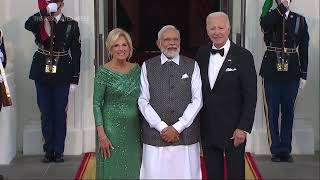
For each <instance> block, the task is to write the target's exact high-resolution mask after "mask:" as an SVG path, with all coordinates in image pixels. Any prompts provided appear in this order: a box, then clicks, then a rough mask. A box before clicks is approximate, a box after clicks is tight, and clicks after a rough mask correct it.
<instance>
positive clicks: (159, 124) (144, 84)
mask: <svg viewBox="0 0 320 180" xmlns="http://www.w3.org/2000/svg"><path fill="white" fill-rule="evenodd" d="M149 101H150V92H149V82H148V78H147V69H146V64H145V63H143V64H142V67H141V75H140V96H139V98H138V105H139V109H140V111H141V113H142V115H143V116H144V118H145V120H146V121H147V122H148V123H149V125H150V127H151V128H155V129H156V130H158V131H159V132H161V131H162V130H163V129H164V128H166V127H168V125H167V124H166V123H165V122H164V121H162V120H161V118H160V116H159V115H158V114H157V112H156V111H155V110H154V109H153V107H152V106H151V105H150V102H149Z"/></svg>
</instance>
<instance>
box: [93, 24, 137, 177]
mask: <svg viewBox="0 0 320 180" xmlns="http://www.w3.org/2000/svg"><path fill="white" fill-rule="evenodd" d="M106 47H107V50H108V52H109V62H108V63H106V64H105V65H104V66H102V67H100V68H99V69H98V70H97V72H96V77H95V81H94V95H93V111H94V117H95V122H96V128H97V134H96V135H97V140H96V158H97V159H96V178H97V179H138V178H139V170H140V124H139V118H138V108H137V99H138V96H139V92H140V88H139V85H140V67H139V65H137V64H134V63H130V62H129V61H128V60H129V59H130V57H131V55H132V50H133V48H132V40H131V38H130V36H129V34H128V33H127V32H125V31H124V30H122V29H119V28H116V29H114V30H112V31H111V32H109V35H108V37H107V40H106Z"/></svg>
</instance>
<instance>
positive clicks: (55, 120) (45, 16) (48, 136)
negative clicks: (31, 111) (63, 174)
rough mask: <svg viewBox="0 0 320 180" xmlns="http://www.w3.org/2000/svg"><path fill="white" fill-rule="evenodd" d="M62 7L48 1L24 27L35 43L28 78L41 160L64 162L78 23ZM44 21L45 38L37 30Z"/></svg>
mask: <svg viewBox="0 0 320 180" xmlns="http://www.w3.org/2000/svg"><path fill="white" fill-rule="evenodd" d="M63 6H64V3H63V0H54V1H51V2H49V3H48V4H47V6H45V7H44V8H42V9H40V12H37V13H36V14H34V15H32V16H31V17H29V19H28V20H27V21H26V22H25V28H26V29H27V30H29V31H31V32H32V33H33V34H34V36H35V43H36V45H37V46H38V50H37V51H36V52H35V54H34V56H33V61H32V64H31V69H30V75H29V78H30V79H32V80H34V82H35V86H36V91H37V103H38V106H39V109H40V112H41V128H42V134H43V137H44V145H43V150H44V152H45V156H44V158H43V162H50V161H55V162H64V159H63V152H64V143H65V137H66V118H67V112H66V109H67V108H66V107H67V104H68V95H69V92H72V91H73V90H74V89H75V87H76V85H77V84H78V81H79V73H80V56H81V49H80V46H81V43H80V31H79V26H78V23H77V22H76V21H74V20H73V19H71V18H70V17H66V16H64V15H63V14H62V13H61V11H62V8H63ZM39 7H40V5H39ZM50 15H53V16H50ZM52 17H54V18H52ZM45 21H49V23H50V24H51V26H49V28H50V27H51V34H52V36H49V38H45V37H44V36H43V31H42V30H43V29H41V26H42V25H43V23H45ZM51 21H52V22H51Z"/></svg>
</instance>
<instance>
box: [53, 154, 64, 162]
mask: <svg viewBox="0 0 320 180" xmlns="http://www.w3.org/2000/svg"><path fill="white" fill-rule="evenodd" d="M54 162H56V163H63V162H64V158H63V154H60V153H56V154H55V155H54Z"/></svg>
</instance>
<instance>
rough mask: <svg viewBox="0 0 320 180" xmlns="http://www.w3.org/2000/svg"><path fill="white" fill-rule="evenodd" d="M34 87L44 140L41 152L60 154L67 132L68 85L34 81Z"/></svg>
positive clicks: (62, 150)
mask: <svg viewBox="0 0 320 180" xmlns="http://www.w3.org/2000/svg"><path fill="white" fill-rule="evenodd" d="M35 85H36V90H37V102H38V106H39V109H40V112H41V129H42V135H43V137H44V140H45V142H44V145H43V150H44V151H45V152H55V153H59V154H62V153H63V152H64V141H65V138H66V132H67V125H66V119H67V112H66V107H67V104H68V95H69V87H70V84H59V85H47V84H43V83H41V82H37V81H35Z"/></svg>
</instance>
